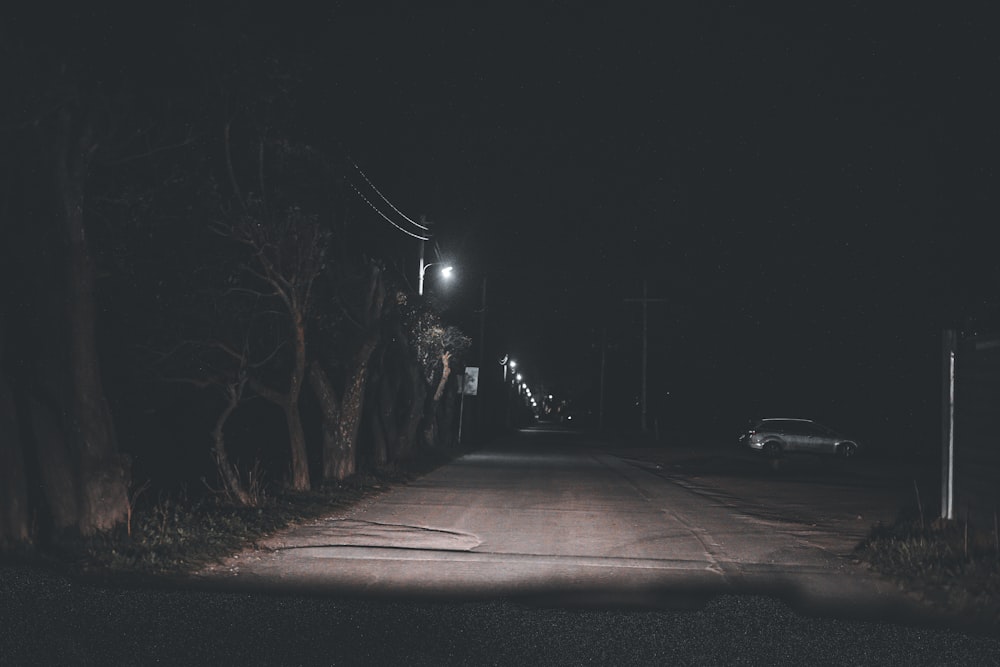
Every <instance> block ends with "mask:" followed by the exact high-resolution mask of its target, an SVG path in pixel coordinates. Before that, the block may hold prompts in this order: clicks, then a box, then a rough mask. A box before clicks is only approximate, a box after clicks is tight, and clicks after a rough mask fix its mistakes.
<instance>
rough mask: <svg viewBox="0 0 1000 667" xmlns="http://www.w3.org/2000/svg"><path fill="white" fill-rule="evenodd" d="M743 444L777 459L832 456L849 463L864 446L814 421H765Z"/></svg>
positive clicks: (762, 421)
mask: <svg viewBox="0 0 1000 667" xmlns="http://www.w3.org/2000/svg"><path fill="white" fill-rule="evenodd" d="M740 443H741V444H743V445H745V446H747V447H749V448H750V449H753V450H756V451H760V452H763V453H764V454H766V455H767V456H769V457H772V458H776V457H779V456H781V455H782V454H783V453H785V452H805V453H809V454H832V455H835V456H839V457H841V458H845V459H850V458H853V457H854V456H856V455H857V453H858V451H859V450H860V449H861V445H860V444H859V443H858V441H857V440H855V439H854V438H848V437H846V436H843V435H841V434H839V433H837V432H836V431H833V430H831V429H829V428H827V427H826V426H823V425H822V424H818V423H816V422H814V421H812V420H811V419H784V418H782V419H762V420H760V421H759V422H757V423H756V424H755V425H754V426H753V428H751V429H750V430H749V431H747V432H746V433H744V434H743V435H742V436H740Z"/></svg>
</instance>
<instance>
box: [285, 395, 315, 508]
mask: <svg viewBox="0 0 1000 667" xmlns="http://www.w3.org/2000/svg"><path fill="white" fill-rule="evenodd" d="M283 407H284V410H285V419H286V420H287V421H288V440H289V443H290V444H291V446H292V452H293V453H296V452H297V456H293V458H292V489H294V490H295V491H308V490H309V489H310V487H311V485H310V482H309V461H308V460H307V458H306V434H305V431H304V430H303V429H302V416H301V415H300V414H299V402H298V400H295V401H289V402H288V403H287V404H285V405H284V406H283Z"/></svg>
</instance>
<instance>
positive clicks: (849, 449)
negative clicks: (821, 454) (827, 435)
mask: <svg viewBox="0 0 1000 667" xmlns="http://www.w3.org/2000/svg"><path fill="white" fill-rule="evenodd" d="M857 453H858V446H857V445H855V444H854V443H853V442H845V443H842V444H840V445H839V446H838V447H837V456H839V457H840V458H842V459H853V458H854V455H855V454H857Z"/></svg>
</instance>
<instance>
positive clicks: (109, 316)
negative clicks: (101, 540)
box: [0, 23, 469, 548]
mask: <svg viewBox="0 0 1000 667" xmlns="http://www.w3.org/2000/svg"><path fill="white" fill-rule="evenodd" d="M25 25H26V26H33V27H34V28H35V29H36V30H37V29H38V25H37V24H31V23H26V24H25ZM222 27H227V28H232V26H231V25H229V24H224V25H222ZM57 32H58V35H57V36H50V38H49V39H38V40H37V41H35V40H34V39H33V38H38V37H40V35H39V34H38V33H37V32H35V33H32V32H31V31H28V32H26V33H24V34H22V35H20V39H14V38H13V36H12V35H4V37H7V38H8V39H7V40H5V45H4V46H5V49H6V52H5V54H4V55H5V56H6V58H5V60H6V65H5V70H4V75H5V82H6V83H7V84H8V85H7V87H6V90H5V93H6V94H5V97H4V99H5V101H4V103H3V108H2V110H0V111H2V117H0V128H2V135H0V139H2V151H0V153H2V156H3V157H2V158H0V159H2V163H0V189H2V191H0V216H2V217H0V266H2V267H3V269H2V271H3V275H2V278H3V282H2V284H3V287H2V293H0V439H2V445H0V467H2V472H0V484H2V488H3V491H2V494H3V495H2V498H0V503H2V507H3V513H2V515H0V546H2V547H4V548H9V547H14V546H16V545H19V544H28V543H32V542H38V541H47V540H51V539H59V538H60V537H61V536H63V535H76V534H82V535H84V536H86V535H90V534H93V533H97V532H102V531H107V530H110V529H112V528H115V527H116V526H119V525H121V524H122V523H123V522H124V521H125V519H126V517H127V515H128V512H129V511H130V503H131V500H130V491H129V489H130V488H133V489H135V488H138V487H139V486H140V485H142V484H144V483H146V482H147V481H152V482H153V483H154V485H155V488H156V489H157V490H159V492H170V491H171V490H177V489H178V488H181V487H186V488H189V489H202V490H204V488H205V486H208V487H214V488H218V489H220V490H221V491H223V492H224V493H225V494H226V496H227V497H228V498H229V500H230V501H232V502H235V503H238V504H252V503H253V502H255V498H254V497H253V496H252V494H251V493H249V492H248V488H249V484H248V482H249V475H250V474H251V472H253V474H256V475H260V474H263V475H265V476H266V479H267V480H268V482H269V484H270V485H271V488H272V489H274V490H279V489H291V490H298V491H301V490H306V489H309V488H310V486H311V485H312V484H314V483H317V482H337V481H342V480H344V479H345V478H347V477H349V476H351V475H353V474H355V473H356V472H358V471H359V470H364V469H365V468H366V467H367V468H371V467H372V466H380V467H384V466H394V465H397V464H398V463H399V462H400V461H405V460H407V459H410V458H412V457H413V456H415V455H417V454H418V452H419V451H421V450H422V449H426V448H441V447H454V446H456V445H457V443H456V442H455V436H454V429H455V427H456V425H457V424H456V415H455V413H454V410H453V409H452V408H451V407H449V406H450V404H451V403H454V401H455V400H456V394H455V391H454V389H453V388H451V387H453V385H454V384H455V380H454V377H453V376H449V372H448V371H449V370H450V369H454V368H455V367H456V366H459V367H460V365H461V364H462V363H463V362H462V358H461V357H462V354H463V353H464V352H465V351H467V349H468V347H469V341H468V339H466V338H465V337H464V336H463V335H462V334H461V333H460V332H458V331H457V330H456V329H454V327H452V326H450V325H448V324H446V323H444V322H442V321H441V320H440V316H439V315H437V314H436V313H435V312H434V311H433V310H432V309H431V308H430V306H429V304H428V303H427V302H426V301H424V300H422V299H420V298H418V297H417V296H416V295H414V294H412V292H411V291H410V289H409V287H408V285H407V281H406V280H405V278H404V277H403V276H402V275H401V274H400V273H399V265H398V263H397V262H396V259H397V257H398V256H399V255H398V253H399V252H400V250H401V249H402V248H403V247H404V245H403V243H402V242H401V240H400V239H399V238H395V234H396V232H395V231H394V230H392V229H391V228H389V227H388V226H386V227H385V228H383V229H380V230H378V231H376V232H373V231H372V230H371V229H370V227H371V223H370V219H368V218H366V217H365V216H364V215H363V214H362V215H359V211H363V210H366V209H359V208H358V207H357V205H356V204H357V203H358V202H357V201H353V200H348V195H350V196H353V194H352V191H351V190H350V188H349V186H348V184H347V183H346V182H345V173H346V172H347V170H346V169H345V165H346V164H348V163H347V157H346V155H345V153H344V152H343V150H342V148H341V146H340V144H339V142H338V141H336V139H335V136H336V133H335V132H334V131H331V128H329V127H324V126H323V125H322V124H315V123H314V124H312V125H309V124H304V123H303V122H302V118H303V117H304V116H305V115H307V114H305V113H304V111H305V108H306V106H307V103H306V102H304V101H303V100H301V99H299V98H297V97H296V95H297V90H296V82H297V74H296V71H297V67H299V63H298V61H297V60H296V58H295V57H294V56H293V55H292V54H289V53H285V54H284V56H282V54H277V53H272V52H270V51H268V50H267V49H263V50H261V49H258V48H257V45H255V44H250V43H248V41H247V38H246V36H245V35H243V34H240V32H239V31H238V30H235V31H233V32H230V33H227V32H226V31H225V30H223V32H222V33H221V34H212V33H211V31H209V32H207V33H206V32H205V31H204V26H201V27H200V28H199V27H198V26H195V27H193V28H192V27H190V26H189V27H188V28H187V29H186V30H181V31H179V32H178V35H179V36H178V39H182V40H187V41H186V44H185V48H184V49H182V55H181V56H180V57H179V58H178V60H177V62H176V63H175V66H176V68H177V69H181V70H184V71H185V74H184V76H178V74H177V72H176V71H172V70H171V68H169V67H164V63H162V62H160V61H157V63H158V64H157V66H156V67H150V65H152V63H153V61H152V60H146V59H143V58H139V62H121V61H117V60H114V59H109V58H110V56H111V53H112V52H113V51H114V48H113V47H115V46H122V44H117V43H113V44H112V45H111V47H110V48H109V47H108V45H104V47H101V48H98V47H95V46H93V45H92V44H89V43H88V42H87V39H86V36H85V35H83V34H80V33H74V32H73V31H72V30H68V31H65V32H63V31H57ZM116 38H117V39H124V40H125V41H128V40H130V39H133V38H136V36H135V35H131V36H124V37H123V36H122V35H118V36H117V37H116ZM133 46H135V45H134V44H133ZM230 47H231V48H230ZM251 47H252V48H251ZM196 62H197V67H199V68H202V69H201V70H200V71H198V72H196V71H195V68H196V65H195V63H196ZM406 240H407V241H409V240H410V239H408V238H407V239H406ZM442 360H445V362H442ZM366 399H368V400H369V401H370V402H371V403H372V406H373V407H372V408H371V409H368V410H366V409H365V403H366ZM421 425H423V428H421ZM133 480H134V483H133ZM202 481H203V482H204V484H199V482H202ZM255 483H259V480H258V481H257V482H255ZM130 485H131V487H130Z"/></svg>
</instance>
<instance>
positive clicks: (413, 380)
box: [396, 359, 427, 461]
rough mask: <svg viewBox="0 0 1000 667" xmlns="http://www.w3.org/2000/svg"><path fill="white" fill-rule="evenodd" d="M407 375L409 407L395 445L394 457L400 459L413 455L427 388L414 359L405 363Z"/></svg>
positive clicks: (403, 459) (407, 458)
mask: <svg viewBox="0 0 1000 667" xmlns="http://www.w3.org/2000/svg"><path fill="white" fill-rule="evenodd" d="M407 376H408V379H409V382H408V383H407V384H408V386H409V392H410V393H409V399H410V400H409V405H408V408H409V409H408V412H407V416H406V421H405V422H404V425H403V429H402V432H401V433H400V434H399V442H398V444H397V446H396V458H397V459H398V460H400V461H408V460H411V459H412V458H413V456H414V453H415V450H416V440H417V431H418V430H419V429H420V420H421V418H422V417H423V416H424V402H425V401H426V399H427V390H426V388H425V386H424V380H423V378H422V377H421V375H420V366H419V365H418V363H417V361H416V360H415V359H411V360H410V363H409V364H407Z"/></svg>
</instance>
